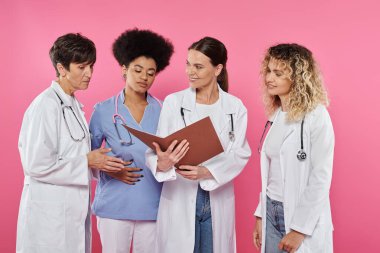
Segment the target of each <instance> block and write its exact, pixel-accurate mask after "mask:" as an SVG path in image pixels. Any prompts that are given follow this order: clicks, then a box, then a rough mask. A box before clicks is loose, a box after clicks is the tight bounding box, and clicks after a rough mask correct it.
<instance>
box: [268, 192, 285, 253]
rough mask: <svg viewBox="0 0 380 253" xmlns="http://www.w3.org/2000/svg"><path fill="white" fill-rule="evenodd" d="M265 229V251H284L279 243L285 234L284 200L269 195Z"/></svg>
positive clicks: (277, 252)
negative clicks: (279, 247) (279, 246)
mask: <svg viewBox="0 0 380 253" xmlns="http://www.w3.org/2000/svg"><path fill="white" fill-rule="evenodd" d="M266 216H267V218H266V231H265V253H282V252H286V251H282V250H279V249H278V244H279V243H280V241H281V239H282V238H283V237H284V236H285V234H286V231H285V221H284V206H283V205H282V202H279V201H276V200H272V199H270V198H269V197H268V196H267V214H266Z"/></svg>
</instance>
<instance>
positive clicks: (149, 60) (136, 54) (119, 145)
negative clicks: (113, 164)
mask: <svg viewBox="0 0 380 253" xmlns="http://www.w3.org/2000/svg"><path fill="white" fill-rule="evenodd" d="M172 53H173V45H172V44H171V42H170V41H168V40H167V39H165V38H163V37H162V36H160V35H158V34H156V33H154V32H152V31H149V30H139V29H133V30H127V31H126V32H124V33H122V34H121V35H120V36H119V37H118V38H117V39H116V40H115V42H114V44H113V54H114V56H115V58H116V60H117V61H118V63H119V64H120V66H121V72H122V76H123V79H124V80H125V84H124V85H125V87H124V89H123V90H122V91H121V92H119V93H118V94H117V95H115V96H113V97H112V98H110V99H107V100H106V101H104V102H101V103H98V104H97V105H95V108H94V112H93V115H92V117H91V121H90V131H91V135H92V148H93V149H96V148H99V147H100V146H101V145H102V143H103V141H104V142H105V146H106V147H107V148H111V149H112V150H111V151H110V154H111V155H112V156H115V157H118V158H121V159H123V160H124V161H128V166H127V167H125V169H124V170H122V171H120V172H117V173H100V175H99V181H98V185H97V187H96V194H95V199H94V203H93V205H92V210H93V212H94V213H95V215H96V216H97V224H98V230H99V233H100V239H101V242H102V248H103V253H107V252H112V253H114V252H125V253H129V252H130V248H131V246H132V245H131V244H132V242H133V251H134V252H139V253H144V252H146V253H150V252H153V247H154V240H155V227H156V219H157V210H158V204H159V200H160V195H161V188H162V184H161V183H158V182H157V181H156V180H155V179H154V177H153V175H152V173H151V172H150V170H149V169H148V168H147V167H146V165H145V151H146V149H147V146H146V145H145V144H144V143H142V142H141V141H140V140H139V139H137V138H134V137H132V136H131V134H130V133H129V132H128V131H126V129H125V128H124V127H123V126H122V124H126V125H128V126H131V127H133V128H137V129H140V130H143V131H145V132H148V133H152V134H155V133H156V129H157V124H158V119H159V116H160V111H161V102H160V101H159V100H158V99H156V98H155V97H153V96H152V95H151V94H149V93H148V90H149V89H150V87H152V84H153V82H154V79H155V77H156V75H157V74H158V73H159V72H161V71H162V70H163V69H165V67H166V66H168V65H169V61H170V57H171V55H172Z"/></svg>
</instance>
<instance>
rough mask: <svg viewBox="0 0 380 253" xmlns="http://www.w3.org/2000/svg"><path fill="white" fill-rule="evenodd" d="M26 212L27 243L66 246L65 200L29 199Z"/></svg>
mask: <svg viewBox="0 0 380 253" xmlns="http://www.w3.org/2000/svg"><path fill="white" fill-rule="evenodd" d="M26 213H27V214H26V231H25V243H26V244H28V245H34V246H40V247H54V248H60V247H63V246H64V243H65V204H64V202H50V201H29V203H28V205H27V208H26Z"/></svg>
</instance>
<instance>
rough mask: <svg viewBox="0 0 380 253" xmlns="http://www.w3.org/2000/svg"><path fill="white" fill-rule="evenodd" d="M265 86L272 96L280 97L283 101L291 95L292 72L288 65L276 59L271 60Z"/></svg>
mask: <svg viewBox="0 0 380 253" xmlns="http://www.w3.org/2000/svg"><path fill="white" fill-rule="evenodd" d="M265 86H266V87H267V90H268V93H269V94H270V95H272V96H279V97H280V98H281V101H283V99H284V98H285V99H286V98H287V96H288V95H289V92H290V89H291V86H292V81H291V80H290V70H289V69H288V68H286V65H285V64H284V63H283V62H281V61H279V60H276V59H273V58H272V59H270V60H269V63H268V66H267V69H266V73H265Z"/></svg>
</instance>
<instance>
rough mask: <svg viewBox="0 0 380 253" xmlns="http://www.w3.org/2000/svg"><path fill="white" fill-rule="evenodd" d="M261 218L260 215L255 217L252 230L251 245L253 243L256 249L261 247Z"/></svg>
mask: <svg viewBox="0 0 380 253" xmlns="http://www.w3.org/2000/svg"><path fill="white" fill-rule="evenodd" d="M261 235H262V220H261V218H260V217H256V225H255V229H254V230H253V245H255V247H256V249H260V248H261V240H262V236H261Z"/></svg>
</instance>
